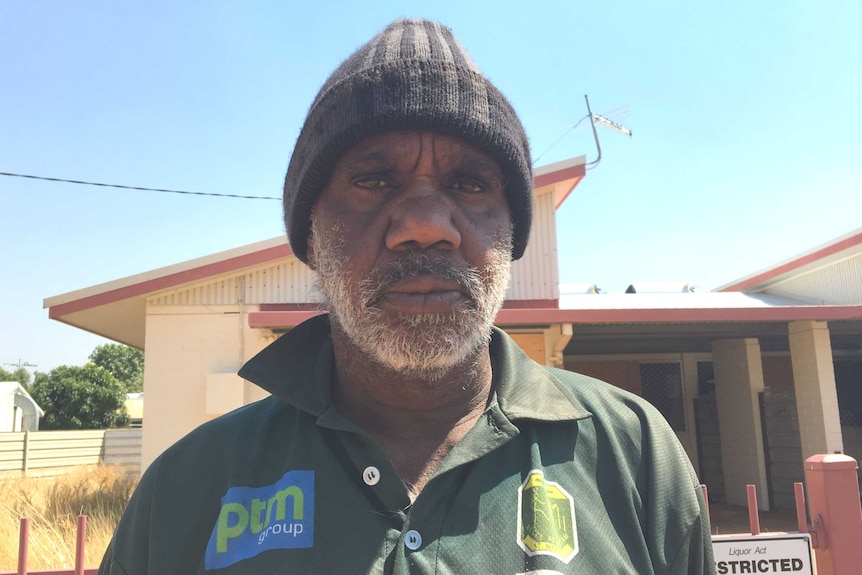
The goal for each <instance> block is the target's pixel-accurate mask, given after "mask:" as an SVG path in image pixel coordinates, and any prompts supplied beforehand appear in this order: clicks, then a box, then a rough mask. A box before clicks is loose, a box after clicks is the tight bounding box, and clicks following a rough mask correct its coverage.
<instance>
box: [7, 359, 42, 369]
mask: <svg viewBox="0 0 862 575" xmlns="http://www.w3.org/2000/svg"><path fill="white" fill-rule="evenodd" d="M3 365H11V366H12V367H15V368H18V369H21V368H22V367H39V366H38V365H36V364H34V363H27V362H26V361H21V358H18V363H4V364H3Z"/></svg>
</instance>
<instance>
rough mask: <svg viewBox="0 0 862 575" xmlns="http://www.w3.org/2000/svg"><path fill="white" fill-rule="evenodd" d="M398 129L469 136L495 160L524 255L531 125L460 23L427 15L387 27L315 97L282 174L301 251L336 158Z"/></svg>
mask: <svg viewBox="0 0 862 575" xmlns="http://www.w3.org/2000/svg"><path fill="white" fill-rule="evenodd" d="M397 130H425V131H431V132H438V133H441V134H444V135H447V136H454V137H458V138H462V139H464V140H466V141H468V142H471V143H472V144H473V145H475V146H477V147H478V148H479V149H480V150H482V151H484V152H485V153H486V154H488V155H489V156H490V157H491V158H493V159H494V160H495V161H496V162H497V164H498V165H499V167H500V169H501V170H502V172H503V177H504V178H505V189H506V196H507V199H508V201H509V211H510V212H511V214H512V225H513V237H512V242H513V248H512V259H518V258H520V257H521V256H522V255H523V254H524V250H525V249H526V247H527V238H528V237H529V235H530V222H531V220H532V209H533V174H532V167H531V162H530V149H529V145H528V143H527V136H526V134H525V133H524V128H523V126H522V125H521V122H520V120H519V119H518V116H517V115H516V114H515V110H514V109H512V106H511V105H510V104H509V102H508V101H507V100H506V98H505V97H504V96H503V95H502V94H501V93H500V92H499V90H497V88H495V87H494V85H493V84H491V82H490V81H489V80H488V79H487V78H485V76H483V75H482V72H481V71H479V69H478V68H477V67H476V64H474V63H473V60H472V59H471V58H470V56H469V54H467V51H466V50H465V49H464V48H463V46H461V44H460V42H458V40H457V38H455V36H454V35H453V34H452V31H451V30H450V29H449V28H446V27H445V26H442V25H441V24H438V23H436V22H430V21H428V20H421V19H420V20H397V21H395V22H393V23H392V24H390V25H389V26H387V27H386V28H385V29H384V30H383V31H382V32H380V33H379V34H378V35H377V36H375V37H374V38H372V39H371V41H370V42H368V43H367V44H365V45H364V46H362V47H361V48H359V49H358V50H357V51H356V52H354V53H353V54H352V55H351V56H350V57H349V58H347V59H346V60H345V61H344V62H342V63H341V65H340V66H339V67H338V68H337V69H336V70H335V72H333V73H332V75H331V76H330V77H329V78H328V79H327V80H326V83H324V84H323V87H322V88H321V89H320V92H318V94H317V97H316V98H315V99H314V103H312V104H311V109H310V110H309V112H308V117H307V118H306V119H305V124H304V125H303V127H302V131H301V132H300V134H299V138H298V139H297V141H296V147H295V148H294V151H293V156H292V157H291V159H290V165H289V166H288V168H287V176H286V177H285V180H284V221H285V225H286V226H287V233H288V238H289V239H290V246H291V248H292V249H293V253H294V254H295V255H296V257H298V258H299V259H300V260H302V261H303V262H307V250H308V245H307V243H308V236H309V234H310V233H311V210H312V208H313V207H314V204H315V203H316V201H317V198H318V196H319V195H320V192H321V191H322V190H323V188H324V187H325V186H326V185H327V183H328V182H329V177H330V175H331V173H332V170H333V168H334V166H335V163H336V162H337V161H338V159H339V158H340V157H341V156H342V155H343V154H344V153H345V152H347V151H348V150H349V149H350V148H351V147H353V146H354V145H355V144H357V143H358V142H359V141H361V140H363V139H365V138H367V137H369V136H373V135H376V134H380V133H382V132H391V131H397Z"/></svg>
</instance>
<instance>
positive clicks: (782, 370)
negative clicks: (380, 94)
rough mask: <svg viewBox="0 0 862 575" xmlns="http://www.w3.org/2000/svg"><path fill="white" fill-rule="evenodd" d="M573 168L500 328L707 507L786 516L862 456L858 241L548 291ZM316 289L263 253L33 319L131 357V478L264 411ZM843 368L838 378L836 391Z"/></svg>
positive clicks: (522, 268)
mask: <svg viewBox="0 0 862 575" xmlns="http://www.w3.org/2000/svg"><path fill="white" fill-rule="evenodd" d="M584 164H585V159H584V158H583V157H579V158H572V159H570V160H566V161H563V162H559V163H556V164H552V165H549V166H545V167H543V168H539V169H537V170H536V171H535V182H534V186H535V196H536V198H535V206H534V225H533V230H532V232H531V238H530V243H529V246H528V249H527V252H526V253H525V255H524V257H523V258H522V259H520V260H518V261H516V262H514V265H513V270H512V283H511V285H510V287H509V291H508V293H507V297H506V301H505V303H504V306H503V309H502V310H501V311H500V313H499V314H498V316H497V318H496V323H497V325H498V326H500V327H501V328H503V329H504V330H506V331H507V332H508V333H509V334H510V335H511V336H512V337H513V338H514V339H515V341H517V342H518V344H519V345H520V346H521V347H522V348H523V349H524V350H525V351H526V352H527V353H528V354H529V355H530V356H531V357H533V358H534V359H536V360H537V361H539V362H541V363H544V364H547V365H554V366H559V367H564V368H566V369H572V370H575V371H580V372H583V373H586V374H589V375H594V376H597V377H599V378H601V379H604V380H605V381H608V382H610V383H612V384H614V385H617V386H619V387H622V388H625V389H628V390H630V391H632V392H634V393H636V394H638V395H641V396H643V397H645V398H647V399H648V400H649V401H651V402H652V403H653V404H655V405H656V407H658V409H659V410H660V411H661V412H662V413H663V414H664V415H665V417H666V418H667V419H668V421H669V422H670V424H671V426H672V427H673V428H674V429H675V430H676V432H677V435H678V437H679V438H680V441H681V442H682V444H683V446H684V447H685V449H686V451H687V453H688V454H689V457H690V458H691V460H692V463H693V464H694V466H695V467H696V468H697V470H698V472H699V473H700V475H701V477H702V478H703V479H704V481H706V482H707V483H708V484H709V486H710V493H711V495H712V496H713V497H715V498H718V499H723V500H726V501H728V502H730V503H736V504H745V501H746V491H745V485H746V484H747V483H753V484H755V485H757V487H758V490H759V495H760V497H759V501H760V504H761V506H762V507H763V508H769V507H771V506H776V507H787V506H791V507H792V499H790V500H789V502H788V492H789V493H790V494H791V495H790V497H792V481H793V480H795V478H796V477H797V475H798V476H799V477H801V475H802V461H803V459H804V458H805V457H808V456H810V455H813V454H815V453H831V452H834V451H845V450H846V451H848V452H849V453H851V454H853V453H856V457H859V456H860V455H862V453H858V452H857V451H855V450H857V449H858V445H859V442H858V441H857V439H856V435H855V434H856V430H857V429H858V424H853V423H852V422H850V420H849V419H848V420H847V421H844V423H845V425H844V426H843V427H842V419H841V418H842V417H843V416H844V414H850V415H848V416H847V417H848V418H849V417H851V416H853V417H855V416H856V415H857V408H855V407H854V405H858V404H859V402H858V401H856V402H855V403H854V399H853V398H854V397H858V396H854V395H853V394H854V393H857V392H858V389H859V387H860V386H862V384H858V381H857V380H854V379H853V378H854V377H856V376H854V375H853V374H854V373H856V374H858V372H859V371H858V365H859V362H860V361H862V295H860V294H859V293H858V289H859V285H860V282H859V281H855V284H853V281H854V280H852V279H847V278H846V276H844V275H842V274H845V273H849V272H848V271H847V270H855V272H854V273H857V274H858V273H859V272H860V270H862V231H858V232H855V233H854V234H850V235H848V236H846V237H844V238H839V240H836V241H835V242H831V243H830V244H829V245H828V246H821V247H820V248H817V249H816V250H813V251H812V252H811V253H808V254H804V255H803V256H800V257H799V258H795V259H794V260H792V261H791V262H785V263H782V264H779V265H778V266H775V267H774V268H771V269H770V270H766V271H764V272H760V273H758V274H754V275H753V276H751V277H749V278H743V280H740V281H738V282H733V283H731V284H728V286H726V287H725V288H724V289H722V290H720V291H717V292H707V293H699V292H692V291H691V290H690V289H688V290H685V289H679V290H674V291H673V292H670V291H668V290H667V289H644V286H639V285H635V286H633V287H632V288H631V289H630V290H627V291H628V292H630V293H623V294H602V293H597V290H596V289H595V287H594V286H566V287H564V289H563V290H562V291H561V289H560V286H559V279H558V268H557V241H556V223H555V216H554V213H555V210H556V209H557V208H558V207H559V206H560V205H561V204H562V202H563V201H564V200H565V199H566V197H567V196H568V195H569V194H570V193H571V192H572V190H573V189H574V188H575V187H576V186H577V185H578V183H579V182H580V181H581V179H582V178H583V177H584V174H585V165H584ZM794 262H795V263H794ZM812 274H814V275H812ZM818 277H819V278H821V279H822V281H826V282H833V283H836V284H837V283H841V282H844V283H845V285H844V289H843V291H842V290H841V289H838V288H834V289H836V290H837V292H836V293H838V292H840V293H841V294H842V295H841V296H840V297H838V296H837V295H836V296H835V297H833V296H832V295H830V296H829V298H827V297H826V296H827V293H826V291H828V290H826V288H824V287H823V284H822V283H819V282H820V280H817V281H815V280H816V278H818ZM856 277H858V276H856ZM842 278H845V279H842ZM313 280H314V274H313V272H311V271H310V270H309V269H308V268H307V267H306V266H305V265H304V264H302V263H301V262H299V261H298V260H297V259H296V258H295V257H294V256H293V254H292V253H291V251H290V248H289V246H288V245H287V242H286V240H285V239H284V238H275V239H272V240H267V241H264V242H259V243H256V244H251V245H248V246H244V247H240V248H237V249H234V250H230V251H227V252H221V253H217V254H213V255H211V256H207V257H204V258H199V259H196V260H191V261H187V262H182V263H179V264H176V265H173V266H169V267H166V268H160V269H156V270H152V271H149V272H145V273H142V274H139V275H136V276H131V277H127V278H122V279H118V280H115V281H112V282H108V283H106V284H100V285H96V286H92V287H89V288H85V289H82V290H78V291H75V292H71V293H67V294H63V295H59V296H55V297H51V298H48V299H46V300H45V302H44V305H45V307H47V308H48V310H49V317H51V318H52V319H56V320H58V321H62V322H65V323H68V324H70V325H73V326H75V327H78V328H81V329H85V330H87V331H91V332H93V333H97V334H100V335H102V336H105V337H108V338H110V339H113V340H115V341H118V342H121V343H126V344H128V345H132V346H134V347H137V348H139V349H143V350H144V351H145V358H146V359H145V370H144V389H145V397H146V422H145V424H144V426H143V455H142V459H143V466H144V467H145V466H146V465H148V464H149V463H150V462H151V461H152V460H153V459H154V458H155V457H156V456H157V455H158V454H159V453H160V452H161V451H162V450H163V449H165V448H166V447H167V446H168V445H170V444H171V443H172V442H174V441H175V440H177V439H178V438H180V437H181V436H182V435H184V434H185V433H187V432H188V431H190V430H191V429H192V428H194V427H195V426H197V425H199V424H200V423H202V422H204V421H206V420H208V419H210V418H212V417H216V416H218V415H220V414H222V413H225V412H227V411H229V410H231V409H234V408H236V407H239V406H241V405H243V404H246V403H249V402H252V401H255V400H257V399H260V398H262V397H264V396H265V392H263V391H262V390H260V389H259V388H257V387H256V386H254V385H252V384H250V383H248V382H246V381H243V380H241V379H240V378H239V377H238V376H237V375H236V371H237V369H238V368H239V367H240V366H241V365H242V363H243V362H244V361H246V360H247V359H249V358H250V357H252V356H253V355H254V354H255V353H257V352H258V351H259V350H260V349H262V348H263V347H264V346H266V345H267V344H268V343H270V342H271V341H274V340H275V338H277V337H278V336H279V335H280V334H282V333H284V332H285V331H287V330H289V329H291V328H292V327H294V326H296V325H298V324H299V323H300V322H302V321H303V320H305V319H307V318H309V317H312V316H313V315H316V314H318V313H321V312H320V310H319V296H318V295H317V294H316V293H315V291H314V282H313ZM805 282H808V283H809V284H810V285H811V286H813V287H810V288H804V286H803V284H805ZM806 285H808V284H806ZM831 285H832V284H830V286H831ZM853 285H855V288H854V287H853ZM833 287H834V286H833ZM805 289H809V291H805ZM830 289H833V288H830ZM854 289H855V290H856V291H854ZM818 290H819V291H818ZM824 290H826V291H824ZM821 292H822V293H821ZM829 294H832V292H829ZM845 296H846V297H845ZM845 362H846V365H847V366H849V367H848V368H847V370H846V372H847V373H848V374H849V375H848V376H846V377H845V376H844V375H840V376H838V377H836V375H837V374H844V373H845V372H844V371H842V370H844V367H842V366H844V365H845ZM845 381H847V382H849V383H845ZM853 381H857V383H853ZM854 386H855V387H854ZM839 392H840V393H839ZM839 396H840V397H839ZM839 400H840V405H839ZM848 422H849V423H848ZM788 482H789V483H788Z"/></svg>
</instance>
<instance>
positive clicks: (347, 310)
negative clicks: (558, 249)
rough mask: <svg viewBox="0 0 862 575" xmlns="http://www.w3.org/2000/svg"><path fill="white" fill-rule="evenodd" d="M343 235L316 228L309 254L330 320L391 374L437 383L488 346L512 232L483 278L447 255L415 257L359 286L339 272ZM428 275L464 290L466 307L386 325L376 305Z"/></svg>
mask: <svg viewBox="0 0 862 575" xmlns="http://www.w3.org/2000/svg"><path fill="white" fill-rule="evenodd" d="M338 231H339V230H325V231H324V230H319V229H318V228H317V227H316V225H315V222H314V220H312V232H311V238H310V241H311V245H312V250H311V253H312V254H313V264H314V266H315V267H316V270H317V275H318V282H319V286H320V288H321V291H322V292H323V295H324V297H325V298H326V300H327V303H328V309H329V312H330V315H331V317H332V319H333V321H335V322H337V324H338V326H339V327H340V328H341V330H342V331H343V332H344V334H345V335H346V336H347V338H348V339H349V340H350V341H351V343H352V344H353V345H354V346H355V347H357V348H358V349H359V350H361V351H362V352H363V353H365V354H366V355H368V356H370V357H371V358H373V359H374V360H375V361H377V362H378V363H380V364H382V365H383V366H385V367H387V368H389V369H392V370H394V371H397V372H402V373H409V374H413V375H419V376H422V377H424V378H426V379H430V380H436V379H438V378H440V377H442V376H443V375H445V373H446V372H447V371H448V370H449V369H451V368H452V367H455V366H457V365H460V364H462V363H464V362H466V361H468V360H470V358H471V357H473V356H474V355H475V354H476V353H477V352H478V351H479V350H480V349H481V348H482V347H483V346H487V344H488V342H489V340H490V337H491V328H492V326H493V325H494V318H495V317H496V315H497V312H498V311H499V310H500V308H501V307H502V305H503V300H504V299H505V296H506V290H507V289H508V286H509V278H510V275H511V254H512V247H511V246H512V235H511V232H509V233H507V234H505V237H503V238H501V239H500V240H499V241H498V242H497V243H496V245H495V247H494V251H493V258H492V261H491V263H490V264H489V265H488V266H487V267H486V268H485V269H483V270H478V269H476V268H473V267H472V266H469V265H467V264H465V263H462V262H455V261H452V260H451V259H450V258H449V257H448V256H447V255H446V253H445V252H440V251H436V250H422V251H418V250H417V251H411V252H404V254H402V255H401V256H400V257H399V258H398V259H397V260H396V261H395V262H394V263H393V264H392V265H391V266H389V267H388V268H387V269H385V270H374V271H372V272H371V273H370V274H369V275H368V276H367V277H365V278H363V279H362V280H361V281H360V282H359V283H358V284H356V283H351V282H350V280H349V279H348V278H346V277H345V275H344V274H343V273H342V271H341V270H342V269H343V266H344V264H346V257H345V255H344V253H343V246H344V242H343V240H338V239H336V238H338V236H339V234H338ZM326 232H328V233H326ZM423 274H429V275H437V276H440V277H444V278H446V279H449V280H454V281H456V282H458V284H459V285H460V286H461V287H462V289H464V291H465V292H466V293H467V299H466V301H465V302H463V303H462V304H461V305H460V306H459V307H458V308H456V309H454V310H452V311H450V312H447V313H439V314H405V313H399V314H397V316H396V317H397V319H398V322H399V325H397V326H392V325H390V324H389V323H387V322H386V321H385V314H384V312H383V310H381V309H380V308H379V307H376V305H375V304H376V303H377V302H379V301H380V299H381V298H382V297H383V296H384V295H385V293H386V291H387V288H388V287H389V286H391V285H392V284H394V283H396V282H397V281H399V280H401V279H404V278H406V277H413V276H416V275H423Z"/></svg>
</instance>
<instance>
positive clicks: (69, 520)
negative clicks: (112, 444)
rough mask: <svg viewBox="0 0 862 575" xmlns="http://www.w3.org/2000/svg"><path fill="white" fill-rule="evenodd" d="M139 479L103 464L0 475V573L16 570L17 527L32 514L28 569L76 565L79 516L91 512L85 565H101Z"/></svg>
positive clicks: (88, 515)
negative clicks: (47, 474) (54, 473)
mask: <svg viewBox="0 0 862 575" xmlns="http://www.w3.org/2000/svg"><path fill="white" fill-rule="evenodd" d="M136 484H137V477H133V476H129V475H126V474H125V473H123V471H122V470H121V469H115V468H112V467H106V466H103V465H99V466H89V467H82V468H79V469H75V470H74V471H72V472H70V473H67V474H65V475H60V476H56V477H14V478H13V477H8V478H2V479H0V572H4V571H15V570H16V569H17V568H18V529H19V526H20V521H21V518H23V517H29V518H30V553H29V561H28V563H27V567H28V568H29V569H59V568H71V567H73V566H74V565H75V538H76V526H77V516H78V515H79V514H83V515H86V516H87V546H86V557H85V562H84V564H85V565H86V566H87V567H95V566H98V565H99V562H100V561H101V559H102V554H103V553H104V552H105V548H106V547H107V546H108V542H109V541H110V539H111V534H112V533H113V531H114V527H115V526H116V525H117V522H118V521H119V519H120V516H121V515H122V513H123V509H124V508H125V506H126V503H127V502H128V500H129V497H130V496H131V494H132V491H133V490H134V488H135V485H136Z"/></svg>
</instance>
